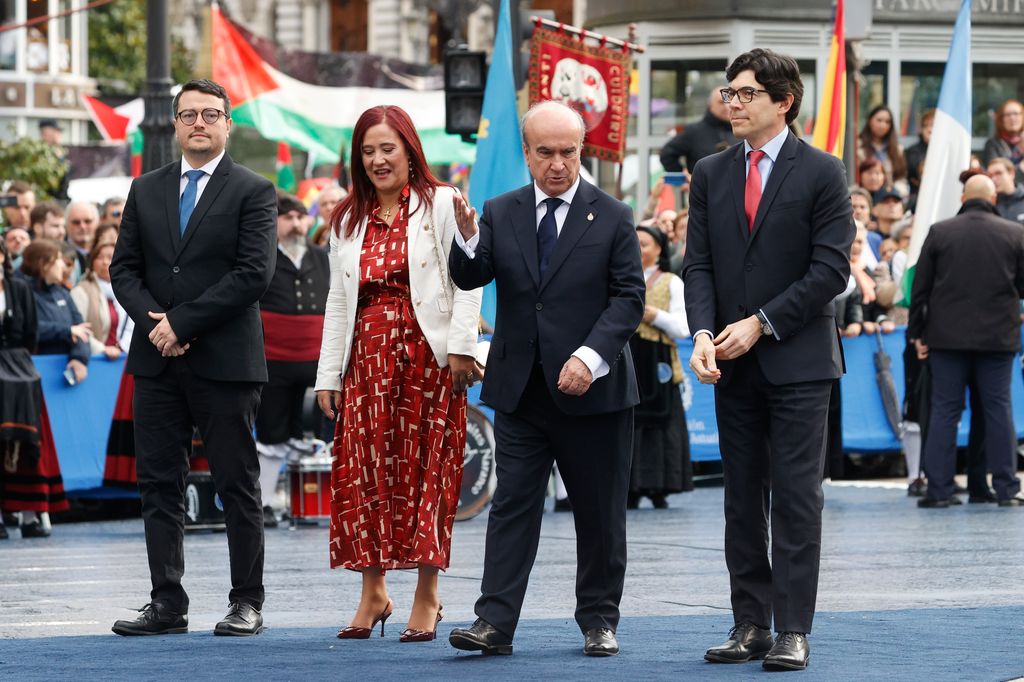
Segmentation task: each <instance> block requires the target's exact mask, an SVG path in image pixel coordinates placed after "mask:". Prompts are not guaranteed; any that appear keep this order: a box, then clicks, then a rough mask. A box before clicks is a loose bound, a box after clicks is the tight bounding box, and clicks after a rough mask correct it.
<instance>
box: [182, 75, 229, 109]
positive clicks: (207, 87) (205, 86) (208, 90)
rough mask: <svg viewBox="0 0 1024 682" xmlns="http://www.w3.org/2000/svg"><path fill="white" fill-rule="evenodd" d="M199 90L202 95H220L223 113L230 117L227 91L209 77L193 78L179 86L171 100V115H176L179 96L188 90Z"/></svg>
mask: <svg viewBox="0 0 1024 682" xmlns="http://www.w3.org/2000/svg"><path fill="white" fill-rule="evenodd" d="M190 90H191V91H193V92H201V93H203V94H204V95H213V96H214V97H220V99H221V101H222V102H223V103H224V115H225V116H227V117H228V118H231V100H230V99H228V91H227V90H225V89H224V86H222V85H221V84H220V83H215V82H213V81H212V80H210V79H209V78H193V79H192V80H190V81H189V82H187V83H185V84H184V85H182V86H181V90H179V91H178V94H177V95H175V96H174V100H173V101H172V102H171V109H172V110H173V111H172V112H171V115H173V116H177V115H178V102H179V101H180V100H181V96H182V95H183V94H185V93H186V92H189V91H190Z"/></svg>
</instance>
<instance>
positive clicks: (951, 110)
mask: <svg viewBox="0 0 1024 682" xmlns="http://www.w3.org/2000/svg"><path fill="white" fill-rule="evenodd" d="M970 165H971V0H963V3H962V4H961V5H960V12H959V13H958V14H957V17H956V24H954V25H953V38H952V40H951V41H950V45H949V59H947V60H946V68H945V70H944V71H943V74H942V87H941V88H940V89H939V106H938V107H937V108H936V110H935V121H934V123H933V124H932V138H931V143H930V144H929V145H928V153H927V154H926V155H925V159H924V170H923V172H922V173H921V190H920V191H919V192H918V195H917V208H916V210H915V212H914V230H913V232H911V234H910V248H909V249H908V250H907V269H906V271H905V272H904V274H903V282H902V287H901V288H902V290H903V299H902V300H903V305H907V306H909V305H910V292H911V290H912V289H913V286H914V275H915V273H916V272H917V259H918V257H919V256H920V255H921V247H922V246H923V245H924V240H925V238H927V236H928V232H929V231H931V228H932V225H934V224H935V223H937V222H939V221H940V220H946V219H947V218H952V217H953V216H955V215H956V213H957V211H958V210H959V209H960V194H961V187H960V173H961V172H962V171H965V170H967V168H968V167H969V166H970Z"/></svg>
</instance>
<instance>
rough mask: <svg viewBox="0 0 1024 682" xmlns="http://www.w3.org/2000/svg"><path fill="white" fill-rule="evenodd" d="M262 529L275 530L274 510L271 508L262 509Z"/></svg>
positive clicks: (275, 517)
mask: <svg viewBox="0 0 1024 682" xmlns="http://www.w3.org/2000/svg"><path fill="white" fill-rule="evenodd" d="M263 527H264V528H277V516H275V515H274V509H273V508H272V507H264V508H263Z"/></svg>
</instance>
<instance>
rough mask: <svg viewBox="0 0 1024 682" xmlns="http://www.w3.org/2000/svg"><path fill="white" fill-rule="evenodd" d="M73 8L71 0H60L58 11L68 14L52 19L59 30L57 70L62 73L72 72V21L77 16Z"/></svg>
mask: <svg viewBox="0 0 1024 682" xmlns="http://www.w3.org/2000/svg"><path fill="white" fill-rule="evenodd" d="M71 9H72V8H71V0H60V2H58V3H57V12H58V13H66V14H64V16H62V17H61V18H60V19H54V20H53V21H52V24H53V27H54V30H55V31H56V32H57V35H56V38H57V70H58V71H60V72H61V73H70V72H71V22H72V20H73V17H74V16H75V15H74V14H72V13H71Z"/></svg>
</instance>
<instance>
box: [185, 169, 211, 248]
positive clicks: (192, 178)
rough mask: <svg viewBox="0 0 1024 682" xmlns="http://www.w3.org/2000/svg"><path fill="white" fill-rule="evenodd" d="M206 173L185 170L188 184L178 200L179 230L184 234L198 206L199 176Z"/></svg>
mask: <svg viewBox="0 0 1024 682" xmlns="http://www.w3.org/2000/svg"><path fill="white" fill-rule="evenodd" d="M204 175H206V171H201V170H190V171H185V177H187V178H188V184H186V185H185V191H184V192H182V193H181V200H180V201H178V230H179V231H180V234H181V235H182V236H184V234H185V228H186V227H187V226H188V219H189V218H191V217H192V211H194V210H195V208H196V195H197V194H198V193H199V178H201V177H203V176H204Z"/></svg>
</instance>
